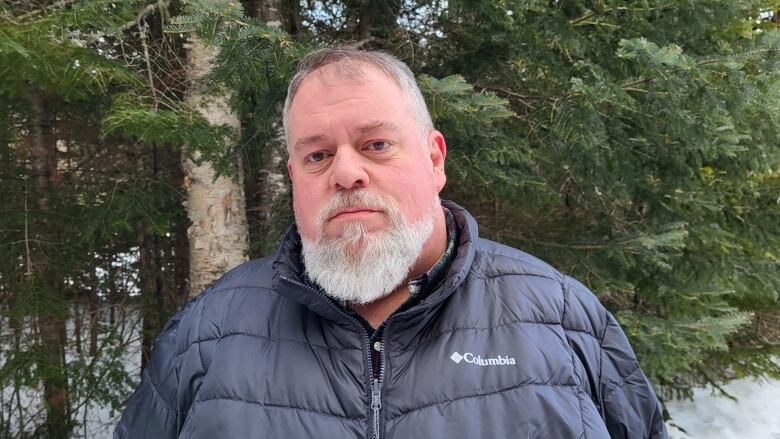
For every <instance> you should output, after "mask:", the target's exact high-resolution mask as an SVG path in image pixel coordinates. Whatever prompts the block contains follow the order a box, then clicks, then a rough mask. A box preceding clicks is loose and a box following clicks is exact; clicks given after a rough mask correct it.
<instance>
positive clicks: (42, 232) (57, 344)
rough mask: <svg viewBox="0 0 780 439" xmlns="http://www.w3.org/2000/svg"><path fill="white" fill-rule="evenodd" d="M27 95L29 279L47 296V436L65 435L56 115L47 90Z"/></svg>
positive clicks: (43, 334) (41, 325)
mask: <svg viewBox="0 0 780 439" xmlns="http://www.w3.org/2000/svg"><path fill="white" fill-rule="evenodd" d="M29 96H30V106H31V109H32V112H33V120H32V121H31V122H32V123H31V127H30V164H31V168H32V175H33V188H34V196H35V199H36V204H37V207H38V215H39V218H40V220H38V221H36V222H35V224H34V227H35V233H34V236H35V242H36V245H35V246H33V248H34V250H33V251H32V252H31V253H32V255H31V259H32V263H33V270H31V273H32V275H31V276H30V279H29V281H30V282H34V283H35V284H36V286H35V287H33V288H32V289H33V290H35V291H46V292H47V293H48V297H46V298H45V299H43V298H36V299H37V300H41V301H44V300H45V301H46V303H42V306H41V307H40V309H41V310H40V311H39V312H38V314H37V324H38V331H39V334H40V340H41V360H40V361H41V363H40V366H41V367H40V371H41V373H42V375H43V392H44V402H45V404H44V405H45V409H46V423H45V429H46V431H47V435H48V437H49V438H54V439H59V438H62V439H65V438H67V437H68V436H69V431H70V414H69V399H68V376H67V369H66V364H65V346H66V340H67V334H66V326H65V319H66V317H67V310H66V309H65V303H66V300H65V297H64V291H63V283H62V282H61V281H60V279H59V276H58V275H57V274H56V273H55V271H56V270H55V267H54V266H53V265H50V264H49V258H48V253H47V252H46V249H47V248H49V247H48V246H49V245H50V243H51V242H52V241H53V240H54V238H55V234H54V233H53V231H52V230H50V229H51V227H50V225H49V221H48V216H47V215H48V214H49V212H50V211H51V207H52V206H51V203H52V194H53V189H54V187H55V186H56V184H57V167H56V151H57V145H56V141H57V139H56V135H55V121H56V116H55V112H54V110H53V108H52V105H51V102H50V100H49V99H48V97H47V96H45V95H44V94H43V93H40V92H38V91H32V92H30V95H29ZM36 294H37V293H36Z"/></svg>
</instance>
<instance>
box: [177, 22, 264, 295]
mask: <svg viewBox="0 0 780 439" xmlns="http://www.w3.org/2000/svg"><path fill="white" fill-rule="evenodd" d="M188 49H189V50H188V53H187V66H188V69H187V79H188V82H189V90H188V92H187V98H186V99H187V101H188V102H189V103H190V104H192V105H195V106H197V107H198V108H199V111H200V112H201V113H202V114H203V116H204V117H205V118H206V119H207V120H208V121H209V122H211V123H213V124H227V125H229V126H232V127H234V128H235V129H236V130H238V129H239V121H238V118H237V116H236V115H235V114H233V113H232V112H231V111H230V108H229V106H228V99H227V97H226V96H206V95H205V92H204V89H203V87H202V86H201V84H200V82H201V79H202V78H203V76H204V75H205V74H206V73H208V72H209V71H210V70H211V68H212V66H211V61H212V60H213V59H214V56H215V55H216V50H215V49H214V48H212V47H206V46H204V45H203V44H202V43H201V42H200V40H198V39H196V38H194V37H193V38H192V39H191V41H190V43H189V47H188ZM185 149H186V147H185ZM193 156H194V157H195V158H196V159H197V157H198V154H197V151H196V152H195V153H194V154H193ZM235 166H236V173H237V175H238V177H237V178H236V179H232V178H231V177H230V176H220V177H218V178H216V179H215V175H216V172H215V170H214V167H213V166H212V165H211V164H210V163H207V162H205V161H201V162H200V164H197V163H195V161H193V160H190V159H189V158H187V154H186V151H185V154H184V158H183V162H182V167H183V169H184V172H185V175H186V178H185V186H186V187H187V201H186V202H185V206H186V209H187V214H188V216H189V218H190V221H191V222H192V224H191V225H190V227H189V229H187V235H188V237H189V243H190V285H189V291H190V296H195V295H197V294H199V293H200V292H201V291H202V290H203V289H205V288H206V287H208V286H209V285H210V284H211V283H212V282H214V281H215V280H216V279H217V278H218V277H219V276H221V275H222V274H223V273H225V272H226V271H227V270H229V269H231V268H233V267H235V266H236V265H238V264H240V263H242V262H244V261H246V255H247V251H248V243H249V238H248V234H249V233H248V229H247V221H246V207H245V203H244V187H243V167H242V163H241V161H240V159H238V158H237V159H236V163H235Z"/></svg>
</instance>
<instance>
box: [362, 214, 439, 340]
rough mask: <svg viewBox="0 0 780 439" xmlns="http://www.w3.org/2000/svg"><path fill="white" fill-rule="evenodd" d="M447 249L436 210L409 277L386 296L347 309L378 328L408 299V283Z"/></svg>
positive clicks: (434, 262) (423, 271)
mask: <svg viewBox="0 0 780 439" xmlns="http://www.w3.org/2000/svg"><path fill="white" fill-rule="evenodd" d="M446 249H447V223H446V221H445V219H444V211H443V210H442V209H438V210H437V211H436V218H435V219H434V225H433V233H431V237H430V238H428V241H427V242H426V243H425V245H424V246H423V250H422V252H421V253H420V257H419V258H417V262H416V263H415V264H414V266H413V267H412V269H411V270H410V271H409V275H408V276H407V277H406V279H404V281H403V282H401V285H399V286H398V288H397V289H396V290H395V291H393V292H392V293H390V294H388V295H387V296H385V297H383V298H381V299H379V300H376V301H374V302H371V303H367V304H365V305H358V304H350V305H349V307H350V308H352V309H353V310H355V312H357V313H358V314H360V316H361V317H363V318H364V319H366V321H367V322H368V323H369V324H370V325H371V326H372V327H374V328H378V327H379V326H380V325H381V324H382V322H384V321H385V320H387V318H388V317H389V316H390V314H392V313H393V312H395V310H397V309H398V308H400V307H401V305H403V304H404V302H406V301H407V300H408V299H409V287H408V285H409V281H411V280H412V279H414V278H416V277H419V276H421V275H422V274H423V273H425V272H426V271H428V270H430V269H431V267H433V265H434V264H436V263H437V262H438V261H439V259H441V257H442V256H443V255H444V251H445V250H446Z"/></svg>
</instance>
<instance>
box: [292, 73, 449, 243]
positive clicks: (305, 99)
mask: <svg viewBox="0 0 780 439" xmlns="http://www.w3.org/2000/svg"><path fill="white" fill-rule="evenodd" d="M361 70H362V71H363V73H364V75H361V77H360V78H354V77H343V76H340V75H338V74H337V73H336V72H334V68H333V66H325V67H323V68H322V69H320V70H318V71H315V72H314V73H312V74H310V75H309V76H308V77H307V78H306V79H305V80H304V81H303V83H302V84H301V86H300V88H299V90H298V93H297V94H296V96H295V99H294V101H293V104H292V107H291V109H290V114H289V117H290V120H289V132H288V139H289V142H290V144H289V150H290V158H289V160H288V162H287V168H288V171H289V174H290V178H291V180H292V186H293V199H294V209H295V218H296V222H297V224H298V230H299V231H300V233H301V234H302V235H303V237H304V238H305V239H308V240H309V241H317V240H318V239H319V238H320V237H321V236H325V237H328V238H337V237H340V236H341V235H342V234H343V233H344V232H345V231H346V230H347V228H348V227H350V225H352V226H354V225H356V224H357V225H360V226H361V228H362V229H363V230H365V231H366V232H368V233H376V232H382V231H385V230H387V228H388V226H389V225H390V220H389V216H388V214H387V212H386V211H385V210H384V209H382V208H381V207H378V206H375V205H369V206H364V205H357V206H351V207H348V208H345V207H343V206H341V207H338V208H336V209H335V210H333V209H325V211H323V207H325V206H326V205H327V204H328V203H329V202H330V201H331V200H333V199H334V197H337V196H339V195H346V194H348V193H350V192H354V191H357V190H362V191H368V192H369V193H370V194H371V195H373V196H377V197H381V198H383V199H384V200H385V201H387V202H388V203H392V204H394V205H395V206H396V207H397V210H398V211H399V212H400V213H401V215H402V216H403V217H404V218H405V220H406V221H408V222H409V223H415V222H417V221H418V220H420V219H421V218H423V217H424V216H426V215H429V214H430V211H431V206H432V205H433V204H434V201H435V200H436V199H437V197H438V193H439V191H440V190H441V189H442V187H443V186H444V182H445V175H444V156H445V154H446V146H445V144H444V138H443V137H442V136H441V133H439V132H438V131H435V130H434V131H431V132H430V133H426V134H427V137H425V136H423V134H422V133H421V130H420V128H419V126H418V124H417V123H416V121H415V119H414V118H413V116H412V115H411V113H410V111H409V108H408V105H407V102H406V99H405V97H404V95H403V93H402V91H401V89H400V87H399V86H398V85H397V84H396V83H395V82H394V81H393V80H392V79H391V78H390V77H388V76H387V75H385V74H384V73H383V72H382V71H380V70H378V69H376V68H374V67H373V66H370V65H363V66H361ZM336 204H338V203H336ZM318 217H319V221H318Z"/></svg>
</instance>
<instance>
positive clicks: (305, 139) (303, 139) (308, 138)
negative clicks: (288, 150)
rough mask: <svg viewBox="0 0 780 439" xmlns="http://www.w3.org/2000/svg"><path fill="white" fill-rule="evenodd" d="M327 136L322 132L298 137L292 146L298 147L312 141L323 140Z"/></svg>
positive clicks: (309, 143)
mask: <svg viewBox="0 0 780 439" xmlns="http://www.w3.org/2000/svg"><path fill="white" fill-rule="evenodd" d="M326 138H327V137H325V135H323V134H315V135H313V136H306V137H300V138H299V139H298V140H296V141H295V145H294V146H293V148H295V149H298V148H300V147H301V146H304V145H311V144H312V143H318V142H322V141H323V140H325V139H326Z"/></svg>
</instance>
